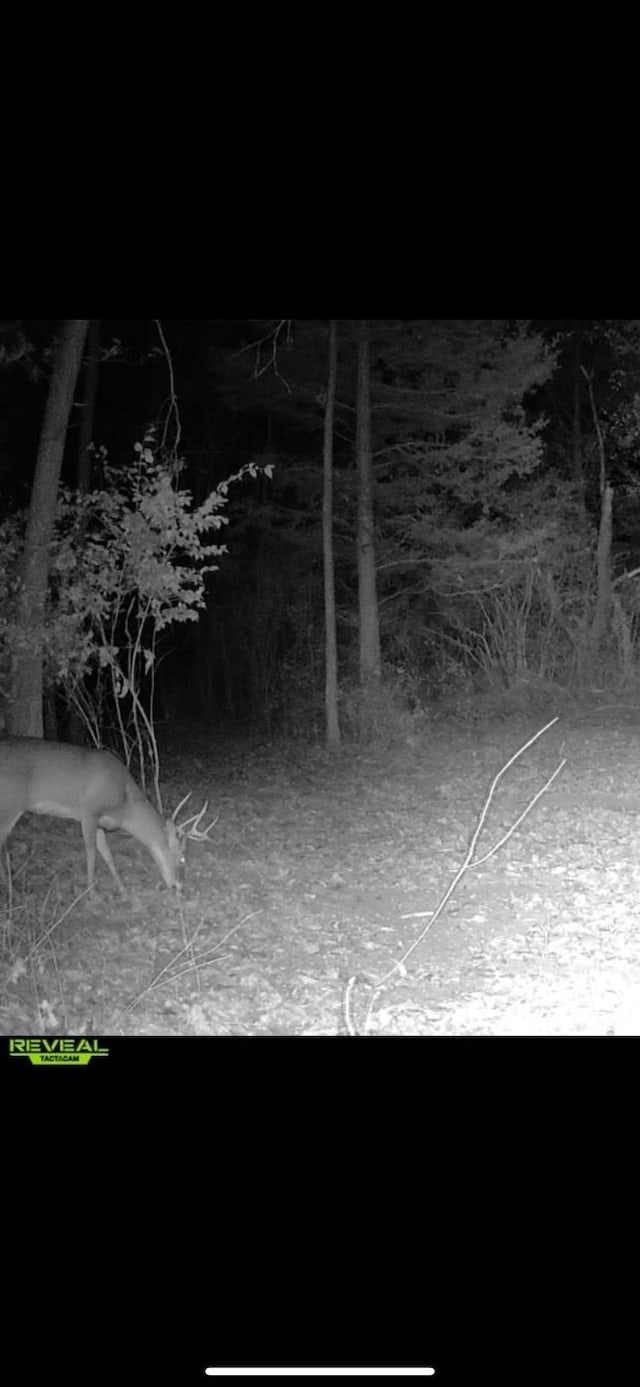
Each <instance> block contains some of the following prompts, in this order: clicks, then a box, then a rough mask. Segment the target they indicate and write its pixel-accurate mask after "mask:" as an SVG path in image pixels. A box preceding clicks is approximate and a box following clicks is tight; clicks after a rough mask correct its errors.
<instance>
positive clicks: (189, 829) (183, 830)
mask: <svg viewBox="0 0 640 1387" xmlns="http://www.w3.org/2000/svg"><path fill="white" fill-rule="evenodd" d="M191 794H192V791H191V790H190V791H189V793H188V795H185V797H184V799H181V800H180V803H179V804H178V805H176V808H175V809H174V811H173V814H172V815H171V817H172V819H173V821H174V823H175V825H176V828H177V830H178V833H179V834H180V835H181V836H182V837H186V838H191V839H194V840H195V841H196V842H198V843H203V842H204V841H205V839H208V840H209V842H211V839H210V838H209V834H210V832H211V829H212V828H215V826H216V824H217V822H218V819H219V818H220V815H219V814H216V817H215V819H213V820H212V822H211V823H210V824H208V825H207V827H206V828H199V824H200V820H201V819H202V818H203V817H204V815H205V814H206V812H207V809H208V807H209V801H208V799H206V800H205V802H204V804H203V806H202V809H201V810H200V813H199V814H192V815H191V818H190V819H183V821H182V823H181V824H179V823H178V822H177V817H176V816H177V814H178V813H179V811H180V810H181V809H182V806H183V804H186V802H187V800H188V799H190V798H191Z"/></svg>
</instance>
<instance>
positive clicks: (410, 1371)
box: [205, 1368, 436, 1377]
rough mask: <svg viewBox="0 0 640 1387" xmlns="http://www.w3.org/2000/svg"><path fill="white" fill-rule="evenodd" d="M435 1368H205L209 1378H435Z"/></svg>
mask: <svg viewBox="0 0 640 1387" xmlns="http://www.w3.org/2000/svg"><path fill="white" fill-rule="evenodd" d="M435 1371H436V1370H435V1368H205V1375H206V1376H207V1377H434V1376H435Z"/></svg>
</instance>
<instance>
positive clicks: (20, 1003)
mask: <svg viewBox="0 0 640 1387" xmlns="http://www.w3.org/2000/svg"><path fill="white" fill-rule="evenodd" d="M625 718H626V719H627V720H626V721H624V719H625ZM545 721H546V719H545V718H541V719H539V720H538V721H537V722H530V723H525V722H523V721H518V722H516V721H512V722H501V723H500V724H499V725H494V726H491V727H486V728H485V729H484V730H483V729H482V728H479V729H473V730H470V729H465V730H460V729H456V728H455V727H451V726H448V727H444V726H442V725H435V726H434V728H433V730H432V731H431V732H428V733H425V735H424V736H423V737H422V738H420V739H418V738H413V739H412V740H411V744H408V743H405V744H403V745H401V746H400V747H397V748H394V749H393V750H385V751H375V752H374V751H369V752H366V753H364V752H359V753H356V752H353V751H349V750H346V751H343V752H342V753H340V755H339V756H336V757H334V756H331V755H329V754H328V753H326V752H324V751H305V750H303V749H300V748H294V749H291V748H290V747H289V748H287V747H282V746H274V747H272V748H270V749H269V750H267V751H265V750H262V751H259V752H254V753H251V752H249V753H248V752H247V750H246V748H244V749H231V750H230V749H228V748H227V750H224V749H223V748H222V747H221V746H220V745H219V744H218V745H215V746H214V747H212V748H211V749H208V748H206V747H204V746H203V745H202V743H199V744H198V747H197V750H196V749H193V750H191V752H190V753H189V754H187V755H184V754H183V755H181V756H174V757H165V773H166V775H167V779H168V780H169V781H170V783H171V785H172V786H173V787H174V789H175V792H176V798H178V797H179V796H180V795H181V794H183V793H184V791H185V790H186V789H188V788H193V790H194V792H195V799H196V800H197V799H198V796H199V795H201V796H202V797H203V798H208V799H209V801H210V806H211V809H212V810H213V812H214V813H216V814H218V816H219V817H218V822H217V825H216V827H215V829H214V831H213V834H212V837H213V842H212V843H211V844H203V845H191V863H190V877H189V886H188V890H187V891H186V893H185V895H184V897H183V899H182V901H181V902H179V903H178V902H176V901H175V900H174V899H173V898H172V897H171V895H170V894H169V893H167V892H166V891H164V889H162V888H160V887H158V886H157V884H156V874H155V868H154V865H153V863H152V861H151V860H150V858H149V857H148V854H146V853H145V852H144V850H143V849H142V848H140V847H139V846H138V845H137V844H136V843H134V842H133V841H132V840H130V839H128V838H126V837H125V836H124V835H116V836H114V838H113V839H112V847H113V850H114V854H115V856H116V860H117V862H118V865H119V866H120V867H121V869H122V872H123V875H124V876H125V879H126V881H127V883H128V884H129V886H130V887H131V888H132V891H133V895H132V901H131V903H130V904H127V905H125V906H123V905H122V903H121V902H120V901H119V900H118V899H117V897H116V898H114V895H113V892H112V888H111V883H110V881H109V878H108V875H107V873H106V871H104V868H103V867H102V865H101V868H100V871H101V873H102V875H101V876H100V899H99V900H98V901H97V902H96V904H95V905H92V906H88V905H87V901H86V898H84V899H82V900H81V901H79V902H78V904H77V905H75V906H74V907H73V908H72V909H71V911H70V912H69V914H67V915H66V917H65V918H61V917H62V915H63V911H64V910H65V909H66V907H67V906H68V905H69V904H70V902H71V901H72V899H73V894H74V887H75V889H77V890H78V889H82V885H83V884H84V883H83V879H82V878H83V871H84V849H83V844H82V838H81V835H80V832H79V828H78V825H76V824H67V823H60V822H59V821H54V820H47V819H44V818H35V817H33V816H31V817H25V818H24V819H23V820H21V822H20V824H19V825H18V827H17V828H16V830H15V831H14V833H13V835H12V837H11V851H12V862H13V869H14V877H15V888H14V893H13V897H12V899H11V901H9V900H8V898H7V895H6V892H5V891H4V888H2V889H3V894H2V896H1V897H0V921H1V922H2V930H3V939H4V945H3V950H2V959H1V965H2V974H1V978H0V984H1V985H0V1030H1V1031H2V1033H3V1034H25V1033H29V1034H39V1033H43V1034H73V1035H82V1034H100V1035H109V1034H113V1035H118V1034H124V1035H140V1034H144V1035H234V1034H235V1035H298V1036H300V1035H335V1034H340V1033H346V1030H347V1024H348V1026H349V1027H350V1028H351V1029H352V1030H355V1031H357V1032H358V1033H360V1034H368V1035H425V1036H428V1035H438V1036H464V1035H474V1036H501V1035H607V1034H609V1035H620V1034H622V1035H629V1034H632V1035H637V1034H640V929H639V921H638V916H639V909H638V897H639V887H640V818H639V817H638V815H640V720H638V721H637V722H636V718H635V714H631V715H630V714H629V712H625V711H624V710H611V711H610V712H608V713H607V712H606V711H605V712H600V713H598V714H597V715H594V716H592V717H590V718H589V719H585V720H583V721H582V722H581V723H580V722H578V721H577V720H574V721H573V722H569V721H567V720H562V721H560V722H559V723H557V724H556V725H555V726H554V727H553V728H552V729H551V730H550V731H549V732H548V733H546V734H545V735H544V736H543V737H542V738H540V739H539V741H537V742H536V743H535V745H534V746H533V747H531V748H530V749H529V750H528V751H527V752H525V753H524V755H523V756H522V757H521V758H519V759H518V760H517V761H516V762H515V764H514V766H513V767H512V768H511V769H510V770H509V771H508V772H507V773H506V775H505V776H504V778H503V779H502V780H501V782H500V784H499V786H498V789H497V792H496V795H495V798H494V801H493V802H492V805H491V807H490V811H489V814H488V816H487V820H486V823H485V826H484V828H483V832H482V835H481V838H480V841H479V843H478V846H477V851H476V854H475V856H476V858H478V857H482V856H484V854H485V853H486V852H487V851H488V850H489V849H490V848H491V847H492V846H493V845H494V844H495V843H496V842H498V840H499V839H500V838H502V837H503V835H504V834H505V832H506V831H507V830H508V829H509V828H510V827H511V825H512V824H513V823H514V821H515V819H516V818H517V816H518V814H519V813H520V812H521V811H522V810H523V809H524V807H525V806H526V805H527V804H528V802H529V801H530V799H531V798H532V796H533V795H534V794H535V792H536V791H537V790H538V789H539V788H540V787H541V785H543V784H544V782H545V780H546V779H547V778H548V776H549V775H550V773H551V772H552V770H553V769H554V767H555V766H556V765H557V764H558V762H559V761H560V760H561V759H562V757H566V758H567V764H566V766H565V767H564V770H563V771H562V773H561V775H560V776H559V778H558V780H557V781H556V782H555V784H554V786H553V787H552V789H551V790H550V791H549V792H548V793H547V794H545V795H544V796H543V797H542V799H540V800H539V801H538V803H537V804H536V806H535V807H534V809H533V810H532V811H531V813H530V814H529V816H528V817H527V818H526V819H525V820H524V822H523V824H522V825H521V826H520V827H519V828H518V829H517V830H516V832H515V833H514V834H513V835H512V836H511V837H510V838H509V839H508V841H507V842H506V843H505V844H504V845H503V846H502V847H501V848H500V849H499V850H498V851H497V852H496V853H495V855H493V856H492V857H490V858H489V860H488V861H486V862H485V863H483V864H482V865H481V866H479V867H477V868H473V867H471V868H470V869H469V870H468V871H467V872H466V873H465V874H464V875H463V877H462V879H461V880H460V882H459V884H458V886H457V887H456V890H455V892H454V894H453V896H452V898H451V899H450V901H449V902H448V904H447V906H446V908H445V910H444V912H443V913H442V915H440V917H439V918H438V919H437V920H436V921H435V922H434V923H433V926H432V927H431V926H430V927H429V928H428V929H427V931H426V934H425V936H424V938H423V939H422V941H421V942H420V943H419V944H418V946H417V947H416V948H415V949H414V950H413V952H412V953H411V954H410V956H409V957H408V958H407V960H406V963H405V964H404V966H403V967H402V968H401V969H400V970H397V969H396V970H395V971H394V972H393V973H392V975H391V976H390V977H387V975H388V974H389V973H390V972H391V970H393V969H394V965H396V964H397V963H398V962H399V961H400V960H401V959H402V958H403V955H405V953H406V951H407V950H408V949H409V948H410V946H411V945H412V944H414V943H415V941H416V939H417V938H418V936H419V935H420V934H421V932H422V931H424V929H425V926H427V925H429V920H430V912H433V911H434V910H435V908H436V906H437V904H438V902H439V900H440V898H441V897H442V895H443V893H444V892H445V890H446V888H447V886H448V885H449V883H450V882H451V880H452V878H453V877H454V875H455V873H456V872H457V871H458V869H459V867H460V865H461V863H462V862H463V860H464V857H465V853H466V851H467V848H468V845H469V841H470V839H471V835H472V833H473V831H474V829H475V827H476V824H477V822H478V818H479V815H480V811H481V809H482V806H483V804H484V802H485V799H486V796H487V793H488V789H489V786H490V784H491V782H492V780H493V778H494V776H495V775H496V773H497V772H498V770H499V769H500V767H501V766H502V765H503V764H504V762H505V761H506V760H507V759H508V757H510V756H511V755H512V754H513V753H514V752H515V751H516V750H517V749H518V747H520V746H521V745H522V744H523V743H524V742H526V741H527V739H528V738H529V737H530V736H532V735H533V734H534V733H535V732H536V731H537V730H538V729H539V727H540V726H541V725H542V724H543V723H544V722H545ZM192 745H193V744H192ZM623 797H626V799H625V801H624V804H621V801H622V800H623ZM25 883H26V884H25ZM353 978H355V982H353V983H352V984H351V986H350V988H349V989H348V992H347V984H348V982H349V980H350V979H353ZM383 978H387V980H386V982H384V984H382V985H380V984H381V980H382V979H383ZM345 998H347V1001H346V1014H345Z"/></svg>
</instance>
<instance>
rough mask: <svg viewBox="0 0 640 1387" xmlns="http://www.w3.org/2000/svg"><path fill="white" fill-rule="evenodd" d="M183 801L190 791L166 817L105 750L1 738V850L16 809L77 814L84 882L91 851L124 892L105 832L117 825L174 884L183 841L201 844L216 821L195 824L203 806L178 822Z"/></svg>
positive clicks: (90, 869)
mask: <svg viewBox="0 0 640 1387" xmlns="http://www.w3.org/2000/svg"><path fill="white" fill-rule="evenodd" d="M187 799H189V795H186V796H185V798H184V799H182V800H181V801H180V804H179V805H178V806H177V808H176V809H175V810H174V812H173V815H172V817H171V818H170V819H166V820H165V819H163V818H162V815H161V814H159V813H158V811H157V809H154V807H153V805H152V804H151V803H150V801H149V800H148V799H147V797H146V795H143V793H142V790H141V789H140V788H139V786H138V785H136V782H135V780H134V779H133V777H132V776H131V775H130V774H129V772H128V770H127V768H126V766H125V765H124V764H123V762H122V761H120V760H118V757H117V756H114V755H113V754H112V752H110V751H93V750H88V749H87V748H85V747H80V746H70V745H69V744H68V743H66V742H44V741H40V740H39V739H38V738H36V737H5V738H1V739H0V854H1V850H2V847H3V845H4V843H5V841H6V839H7V838H8V837H9V834H10V833H11V830H12V828H14V827H15V825H16V824H17V822H18V819H19V818H20V817H21V816H22V814H27V813H31V814H50V815H52V816H53V817H54V818H57V819H75V820H76V821H77V822H78V823H79V824H80V826H81V828H82V836H83V838H84V843H85V848H86V852H87V876H88V878H89V886H90V887H93V885H94V881H95V869H96V848H97V849H98V852H99V853H100V856H101V857H102V858H103V859H104V861H105V862H106V864H107V867H108V868H109V871H110V872H111V875H112V877H113V879H114V881H115V883H116V885H117V887H118V890H119V891H120V892H121V894H122V895H123V896H126V895H127V892H126V889H125V887H124V884H123V882H122V880H121V878H120V876H119V874H118V872H117V870H116V865H115V863H114V860H113V858H112V856H111V851H110V848H109V846H108V844H107V840H106V838H105V834H104V830H105V829H106V830H107V831H109V830H110V829H115V828H121V829H124V831H125V833H130V834H131V837H132V838H137V840H138V842H139V843H143V844H144V846H145V848H148V850H149V852H150V853H151V856H152V857H153V858H155V861H156V862H157V864H158V867H159V868H160V871H161V873H162V877H163V880H164V881H165V882H166V884H167V886H172V887H179V886H180V884H181V882H182V878H183V873H184V850H185V843H186V839H187V838H195V839H197V840H198V841H202V840H203V839H205V838H207V835H208V834H209V832H210V830H211V829H212V828H213V826H214V825H213V824H209V827H208V828H206V829H201V828H200V827H199V825H200V822H201V820H202V817H203V815H204V814H205V812H206V809H207V805H206V804H205V805H204V807H203V808H202V809H201V811H200V813H199V814H193V815H192V817H191V818H190V819H186V820H185V821H184V822H183V823H181V824H178V823H176V816H177V814H178V811H179V810H180V809H181V808H182V805H183V804H185V803H186V800H187Z"/></svg>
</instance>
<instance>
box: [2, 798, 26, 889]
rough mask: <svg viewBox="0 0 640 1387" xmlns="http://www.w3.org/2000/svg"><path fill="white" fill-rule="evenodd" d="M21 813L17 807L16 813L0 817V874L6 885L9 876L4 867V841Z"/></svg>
mask: <svg viewBox="0 0 640 1387" xmlns="http://www.w3.org/2000/svg"><path fill="white" fill-rule="evenodd" d="M22 813H23V811H22V809H18V811H17V813H15V814H14V813H9V814H6V813H5V814H4V815H3V816H2V819H0V876H1V877H2V879H3V881H4V882H5V883H6V884H7V885H8V882H9V877H8V873H7V869H6V867H5V856H6V854H7V851H8V849H7V848H5V843H6V841H7V838H8V837H9V834H10V833H11V832H12V830H13V829H14V828H15V826H16V824H17V822H18V819H21V818H22Z"/></svg>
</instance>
